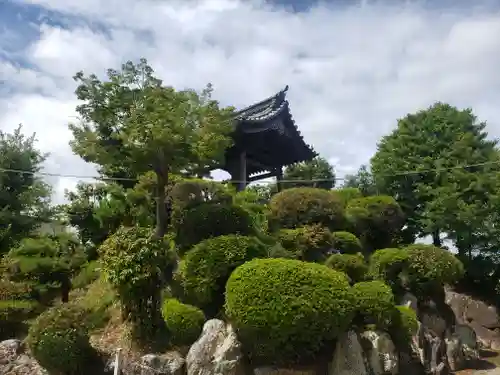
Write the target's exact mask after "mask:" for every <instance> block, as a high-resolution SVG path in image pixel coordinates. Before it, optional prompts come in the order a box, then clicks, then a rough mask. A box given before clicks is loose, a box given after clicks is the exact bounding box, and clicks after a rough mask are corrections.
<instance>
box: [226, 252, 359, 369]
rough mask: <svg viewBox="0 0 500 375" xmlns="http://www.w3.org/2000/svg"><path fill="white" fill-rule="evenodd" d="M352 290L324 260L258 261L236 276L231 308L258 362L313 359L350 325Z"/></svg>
mask: <svg viewBox="0 0 500 375" xmlns="http://www.w3.org/2000/svg"><path fill="white" fill-rule="evenodd" d="M349 288H350V287H349V282H348V280H347V277H346V276H345V274H343V273H341V272H337V271H334V270H332V269H329V268H328V267H325V266H323V265H320V264H316V263H304V262H301V261H298V260H289V259H256V260H252V261H250V262H247V263H245V264H243V265H242V266H240V267H238V268H237V269H236V270H235V271H234V272H233V273H232V274H231V277H230V278H229V280H228V282H227V285H226V305H225V307H226V309H225V310H226V315H227V316H228V317H229V319H230V320H231V322H232V323H233V324H234V326H235V327H236V329H237V330H238V334H239V338H240V340H241V341H242V343H243V345H244V347H245V349H246V350H247V352H248V355H249V356H250V358H251V360H252V362H253V363H263V364H266V365H270V364H275V365H280V364H281V365H284V364H285V365H290V364H294V363H307V362H310V361H314V359H315V358H316V356H317V355H318V353H319V352H320V351H321V350H322V349H323V348H324V346H325V344H327V343H329V342H331V341H332V340H334V339H335V338H336V337H337V336H338V335H339V334H340V333H341V332H342V331H343V330H345V329H346V328H347V327H348V325H349V323H350V321H351V318H352V313H353V311H352V309H353V303H352V300H351V294H350V292H349Z"/></svg>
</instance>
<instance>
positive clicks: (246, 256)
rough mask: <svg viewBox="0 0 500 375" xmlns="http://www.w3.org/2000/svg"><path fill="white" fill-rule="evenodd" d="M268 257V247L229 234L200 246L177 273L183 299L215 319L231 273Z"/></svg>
mask: <svg viewBox="0 0 500 375" xmlns="http://www.w3.org/2000/svg"><path fill="white" fill-rule="evenodd" d="M267 255H268V249H267V246H266V245H264V244H263V243H262V242H261V241H259V240H258V239H257V238H255V237H246V236H240V235H237V234H229V235H225V236H219V237H213V238H209V239H207V240H204V241H202V242H200V243H199V244H197V245H196V246H194V247H193V248H192V249H191V250H190V251H189V252H188V253H187V254H186V256H185V258H184V259H183V261H182V262H181V264H180V266H179V269H178V273H179V275H178V278H180V283H181V285H182V288H183V292H184V298H185V299H186V301H187V302H189V303H191V304H193V305H195V306H198V307H200V308H202V309H203V310H204V311H205V312H206V313H207V315H209V316H211V315H216V314H217V313H218V312H219V310H220V309H221V308H222V306H223V304H224V287H225V285H226V281H227V279H228V278H229V275H230V274H231V272H232V271H233V270H234V269H235V268H236V267H238V266H240V265H242V264H243V263H245V262H246V261H249V260H251V259H254V258H265V257H267Z"/></svg>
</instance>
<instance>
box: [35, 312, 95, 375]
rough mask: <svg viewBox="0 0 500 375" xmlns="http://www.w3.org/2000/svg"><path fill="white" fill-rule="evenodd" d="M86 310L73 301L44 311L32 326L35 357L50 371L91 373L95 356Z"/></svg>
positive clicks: (73, 373) (77, 373)
mask: <svg viewBox="0 0 500 375" xmlns="http://www.w3.org/2000/svg"><path fill="white" fill-rule="evenodd" d="M84 313H85V311H84V310H82V309H81V308H79V307H78V306H76V305H73V304H64V305H60V306H56V307H53V308H51V309H49V310H47V311H45V312H44V313H43V314H41V315H40V316H39V317H38V318H37V319H36V321H35V322H34V323H33V324H32V326H31V327H30V329H29V336H28V344H29V347H30V350H31V353H32V354H33V357H35V359H36V360H37V361H38V363H40V365H41V366H42V367H44V368H45V369H47V370H48V371H49V372H51V373H52V372H53V373H57V374H68V375H84V374H86V373H89V371H88V364H90V363H91V362H92V361H94V360H95V358H94V356H95V351H94V350H93V349H92V347H91V346H90V343H89V336H88V332H87V327H86V326H85V324H82V321H84V318H85V314H84Z"/></svg>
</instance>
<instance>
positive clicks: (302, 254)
mask: <svg viewBox="0 0 500 375" xmlns="http://www.w3.org/2000/svg"><path fill="white" fill-rule="evenodd" d="M277 237H278V240H279V242H280V243H281V245H282V246H283V248H284V249H285V250H288V251H290V252H291V253H294V254H295V257H296V258H297V259H300V260H304V261H308V262H323V261H324V260H325V258H326V255H327V253H328V251H330V249H331V248H332V233H331V232H330V230H328V228H325V227H323V226H321V225H318V224H315V225H306V226H304V227H301V228H296V229H281V230H280V231H279V232H278V235H277Z"/></svg>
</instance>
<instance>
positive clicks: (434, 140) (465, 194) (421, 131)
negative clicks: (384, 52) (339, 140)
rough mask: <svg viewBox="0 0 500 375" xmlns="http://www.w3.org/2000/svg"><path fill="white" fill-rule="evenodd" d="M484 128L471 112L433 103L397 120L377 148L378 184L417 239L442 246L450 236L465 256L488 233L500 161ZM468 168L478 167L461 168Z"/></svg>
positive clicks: (494, 209) (495, 209) (374, 164)
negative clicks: (430, 237) (442, 238)
mask: <svg viewBox="0 0 500 375" xmlns="http://www.w3.org/2000/svg"><path fill="white" fill-rule="evenodd" d="M485 127H486V124H485V123H484V122H480V121H478V119H477V117H476V116H475V115H474V114H473V113H472V110H470V109H464V110H459V109H457V108H456V107H453V106H450V105H449V104H445V103H435V104H434V105H432V106H430V107H429V108H427V109H425V110H420V111H418V112H416V113H413V114H408V115H407V116H405V117H404V118H402V119H400V120H398V124H397V128H396V129H395V130H394V131H393V132H392V133H391V134H389V135H387V136H385V137H383V138H382V140H381V141H380V142H379V143H378V144H377V152H376V154H375V155H374V156H373V158H372V160H371V167H372V171H373V175H374V177H375V180H376V181H377V184H378V185H380V186H382V187H383V188H384V191H385V193H386V194H389V195H391V196H397V197H398V202H399V203H400V205H401V208H402V209H403V212H404V213H405V215H406V216H407V219H408V222H407V225H408V228H409V231H410V232H412V233H413V234H414V235H419V236H421V237H423V236H425V235H433V238H434V241H435V244H436V245H439V243H440V239H439V234H440V233H447V234H448V235H449V236H450V237H451V238H454V239H456V243H457V247H458V249H459V252H460V253H461V254H465V253H467V251H468V249H469V248H470V247H471V246H474V244H477V243H478V240H479V239H480V238H481V237H483V235H485V234H486V233H485V229H486V225H485V224H486V223H485V218H486V217H487V216H488V215H489V214H491V213H493V212H498V206H497V203H496V202H495V200H497V199H498V198H497V197H498V194H497V192H498V191H499V189H498V186H499V185H498V160H499V159H498V151H497V150H496V144H497V142H496V140H492V139H491V138H490V137H488V135H487V133H486V131H485ZM466 165H474V167H471V168H457V166H466ZM404 171H422V173H413V174H405V173H398V172H404ZM490 238H491V237H490Z"/></svg>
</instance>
